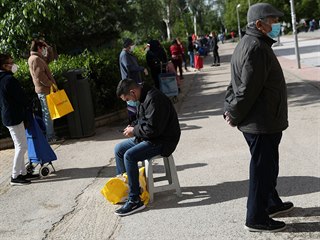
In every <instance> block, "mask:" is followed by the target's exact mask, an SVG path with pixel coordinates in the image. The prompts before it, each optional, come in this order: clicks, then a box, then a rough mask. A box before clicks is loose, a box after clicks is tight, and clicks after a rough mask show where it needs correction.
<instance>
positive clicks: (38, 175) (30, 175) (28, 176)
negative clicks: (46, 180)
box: [22, 172, 40, 179]
mask: <svg viewBox="0 0 320 240" xmlns="http://www.w3.org/2000/svg"><path fill="white" fill-rule="evenodd" d="M22 177H24V179H35V178H40V174H32V173H29V172H28V173H27V174H26V175H23V176H22Z"/></svg>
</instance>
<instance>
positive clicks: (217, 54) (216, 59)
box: [213, 48, 220, 63]
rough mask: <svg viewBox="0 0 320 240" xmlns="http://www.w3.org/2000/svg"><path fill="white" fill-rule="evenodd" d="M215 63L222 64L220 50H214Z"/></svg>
mask: <svg viewBox="0 0 320 240" xmlns="http://www.w3.org/2000/svg"><path fill="white" fill-rule="evenodd" d="M213 62H214V63H220V56H219V53H218V48H214V49H213Z"/></svg>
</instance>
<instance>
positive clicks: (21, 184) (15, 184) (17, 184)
mask: <svg viewBox="0 0 320 240" xmlns="http://www.w3.org/2000/svg"><path fill="white" fill-rule="evenodd" d="M30 183H31V182H29V183H14V182H10V184H11V186H23V185H29V184H30Z"/></svg>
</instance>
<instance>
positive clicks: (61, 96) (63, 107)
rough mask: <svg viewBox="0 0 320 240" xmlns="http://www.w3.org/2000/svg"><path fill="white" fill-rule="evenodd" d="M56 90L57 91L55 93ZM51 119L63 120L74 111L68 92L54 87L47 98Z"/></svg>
mask: <svg viewBox="0 0 320 240" xmlns="http://www.w3.org/2000/svg"><path fill="white" fill-rule="evenodd" d="M54 88H55V90H56V91H54ZM46 99H47V104H48V108H49V112H50V117H51V119H52V120H53V119H57V118H61V117H63V116H65V115H67V114H68V113H71V112H73V111H74V109H73V107H72V105H71V103H70V100H69V98H68V96H67V94H66V92H65V91H64V90H63V89H62V90H59V89H58V87H57V86H55V85H52V86H51V88H50V94H48V95H47V96H46Z"/></svg>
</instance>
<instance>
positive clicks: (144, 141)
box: [115, 79, 181, 216]
mask: <svg viewBox="0 0 320 240" xmlns="http://www.w3.org/2000/svg"><path fill="white" fill-rule="evenodd" d="M117 96H118V97H120V98H121V99H122V100H123V101H129V100H132V101H135V102H137V101H138V102H139V103H138V112H137V121H136V123H135V124H132V125H131V126H130V125H129V126H127V127H126V128H125V129H124V130H123V135H124V136H126V137H129V139H127V140H125V141H123V142H121V143H119V144H117V145H116V147H115V158H116V164H117V174H122V173H124V172H127V174H128V181H129V189H130V192H129V199H128V201H127V202H126V203H125V204H124V206H123V207H121V208H120V209H118V210H116V212H115V213H116V214H117V215H120V216H125V215H129V214H132V213H134V212H137V211H140V210H142V209H144V208H145V206H144V205H143V203H142V202H141V200H140V196H139V195H140V187H139V169H138V161H144V160H145V159H150V158H152V157H154V156H156V155H162V156H170V155H171V153H172V152H173V151H174V150H175V148H176V146H177V144H178V142H179V139H180V133H181V132H180V126H179V121H178V117H177V113H176V111H175V109H174V107H173V105H172V103H171V101H170V99H169V98H168V97H167V96H165V95H164V94H163V93H162V92H160V91H159V90H158V89H156V88H154V87H148V86H146V85H144V86H142V85H139V84H137V83H136V82H135V81H134V80H132V79H124V80H121V81H120V83H119V84H118V87H117Z"/></svg>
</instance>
